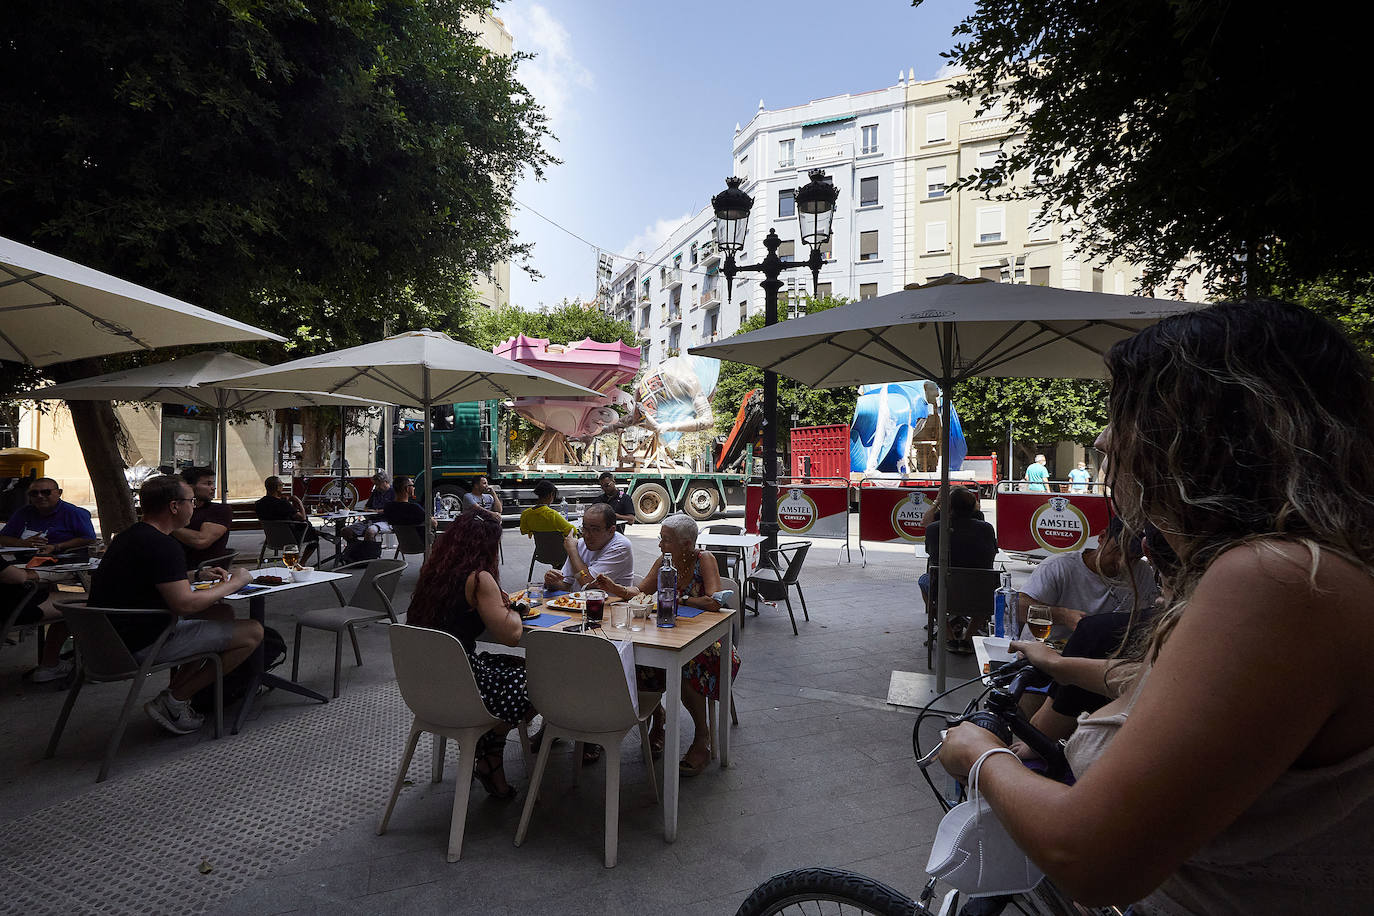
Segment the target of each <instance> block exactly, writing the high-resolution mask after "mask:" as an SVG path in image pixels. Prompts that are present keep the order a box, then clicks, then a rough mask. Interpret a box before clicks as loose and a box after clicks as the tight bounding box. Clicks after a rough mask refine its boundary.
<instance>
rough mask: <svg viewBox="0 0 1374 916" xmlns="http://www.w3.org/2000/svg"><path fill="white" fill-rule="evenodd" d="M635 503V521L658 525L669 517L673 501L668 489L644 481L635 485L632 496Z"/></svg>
mask: <svg viewBox="0 0 1374 916" xmlns="http://www.w3.org/2000/svg"><path fill="white" fill-rule="evenodd" d="M632 498H633V500H634V504H635V521H637V522H639V523H640V524H643V525H657V524H658V523H659V522H661V521H663V520H664V519H665V518H667V517H668V512H669V510H670V509H672V507H673V504H672V501H671V500H670V499H669V498H668V491H667V489H665V488H664V487H662V486H660V485H659V484H656V483H642V484H640V485H639V486H637V487H635V492H634V496H633V497H632Z"/></svg>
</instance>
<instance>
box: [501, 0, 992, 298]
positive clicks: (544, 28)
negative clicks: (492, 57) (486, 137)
mask: <svg viewBox="0 0 1374 916" xmlns="http://www.w3.org/2000/svg"><path fill="white" fill-rule="evenodd" d="M972 6H973V3H972V0H927V2H926V3H925V4H923V5H922V6H921V7H919V8H917V9H913V8H912V7H911V5H910V2H909V0H849V2H833V0H832V2H829V3H822V2H814V0H798V2H791V3H768V2H757V0H755V2H752V3H750V2H745V3H728V2H719V0H697V2H695V3H681V4H667V3H662V2H659V0H640V2H609V0H540V2H534V0H511V2H506V3H501V4H500V5H499V6H498V8H497V15H498V16H500V17H501V19H502V20H503V21H504V22H505V23H506V27H507V28H508V29H509V30H510V31H511V33H512V34H513V35H514V38H515V47H516V49H517V50H520V51H528V52H532V53H534V54H536V55H537V57H536V58H535V59H534V60H532V61H527V62H525V63H524V64H523V65H522V68H521V78H522V79H523V80H524V82H525V84H526V85H527V86H528V87H529V89H530V90H531V92H533V94H534V96H535V98H536V99H537V100H539V101H540V102H541V103H542V104H544V106H545V108H546V109H547V110H548V112H549V114H550V117H551V120H552V126H553V130H554V133H555V134H557V135H558V140H557V142H554V143H552V144H551V148H552V150H553V152H554V154H555V155H557V156H558V158H560V159H562V160H563V164H562V165H559V166H555V167H553V168H552V169H551V170H549V171H548V172H547V173H546V175H545V180H544V181H534V180H532V179H526V180H525V181H523V182H521V184H520V186H519V187H518V188H517V190H516V194H515V197H516V200H517V202H518V204H519V205H521V206H520V207H519V209H517V211H516V213H515V217H514V223H515V228H516V231H517V232H518V233H519V235H520V238H521V240H522V241H528V242H532V243H534V255H533V258H532V260H531V263H532V264H533V265H534V267H535V268H536V269H537V270H539V271H540V272H541V273H542V274H543V275H544V276H543V277H542V278H541V279H539V280H538V281H532V280H531V279H530V278H529V277H528V275H527V274H526V273H525V272H524V271H522V270H520V269H519V268H518V267H514V266H513V267H512V269H511V301H512V302H513V303H515V304H516V305H519V306H521V307H522V308H527V309H536V308H539V307H540V306H541V305H549V306H552V305H556V304H557V303H558V302H559V301H560V300H562V299H563V298H564V297H567V298H582V299H589V298H591V296H592V295H593V294H594V292H595V283H596V280H595V267H596V247H600V248H602V249H604V250H608V251H611V252H616V253H628V254H631V255H632V254H634V252H635V251H637V250H644V251H646V252H647V251H650V250H652V249H653V247H654V246H655V245H657V244H658V243H659V242H661V241H662V240H663V239H664V238H666V237H667V235H668V233H669V232H671V231H672V229H673V228H674V227H675V226H677V225H678V224H680V223H681V221H682V220H683V219H684V218H686V217H688V216H690V215H691V214H693V213H695V212H696V211H697V210H698V209H700V208H701V207H703V206H705V205H706V204H707V203H708V202H709V201H710V197H711V195H712V194H715V193H716V192H718V191H720V190H721V189H722V188H724V187H725V177H726V175H727V174H728V173H729V171H730V149H731V147H730V144H731V140H732V138H733V136H734V129H735V124H736V123H737V122H738V123H740V124H744V123H747V122H748V121H749V119H750V118H751V117H752V116H753V114H754V112H755V111H756V110H757V108H758V104H759V99H763V101H764V104H765V105H766V106H767V107H768V108H783V107H787V106H790V105H799V104H802V103H805V102H807V101H809V100H811V99H817V98H824V97H826V96H831V95H840V94H843V93H846V92H849V93H854V92H865V91H868V90H872V89H880V88H882V87H884V86H892V85H895V84H896V81H897V73H898V71H899V70H901V71H902V72H906V71H908V70H912V69H914V70H915V71H916V78H917V79H930V78H931V77H932V76H934V75H935V74H936V72H937V71H938V70H939V69H940V67H941V65H942V64H943V63H944V61H943V59H942V58H941V57H940V56H939V54H940V52H941V51H944V50H947V49H948V48H949V47H951V46H952V45H953V43H954V42H953V39H952V38H951V36H950V33H951V31H952V30H953V28H954V26H955V25H956V24H957V23H958V22H959V21H960V20H961V19H962V18H963V17H964V16H965V15H967V14H968V12H969V11H970V10H971V9H972ZM725 48H730V49H732V50H730V51H726V50H723V49H725ZM533 211H537V212H538V213H539V214H542V216H543V217H547V219H548V220H552V221H553V222H555V223H557V224H559V225H561V226H563V227H564V228H565V229H567V230H569V231H571V232H572V233H576V234H577V235H578V236H581V237H582V238H583V239H585V240H586V241H585V242H583V241H579V240H578V239H576V238H574V237H573V236H572V235H570V234H568V232H565V231H563V230H562V229H559V228H556V227H555V226H554V225H551V224H550V222H548V221H547V220H546V219H544V218H541V216H538V215H536V213H535V212H533ZM588 243H590V244H588ZM624 263H625V262H623V261H619V262H617V264H616V267H617V269H619V268H620V267H622V266H623V265H624Z"/></svg>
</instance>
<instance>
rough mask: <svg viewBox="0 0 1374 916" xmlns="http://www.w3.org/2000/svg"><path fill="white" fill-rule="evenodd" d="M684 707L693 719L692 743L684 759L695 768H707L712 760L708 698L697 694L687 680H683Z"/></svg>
mask: <svg viewBox="0 0 1374 916" xmlns="http://www.w3.org/2000/svg"><path fill="white" fill-rule="evenodd" d="M682 705H683V706H685V707H687V714H688V715H689V716H691V717H692V743H691V744H690V745H688V747H687V753H686V754H684V755H683V757H682V759H683V761H684V762H686V763H687V765H688V766H691V767H694V768H695V767H702V766H705V765H706V764H707V763H708V762H710V760H711V723H710V722H709V721H708V719H707V716H706V697H704V696H702V695H701V694H699V693H697V692H696V690H695V689H694V688H693V687H692V684H691V682H690V681H688V680H687V679H686V678H683V679H682Z"/></svg>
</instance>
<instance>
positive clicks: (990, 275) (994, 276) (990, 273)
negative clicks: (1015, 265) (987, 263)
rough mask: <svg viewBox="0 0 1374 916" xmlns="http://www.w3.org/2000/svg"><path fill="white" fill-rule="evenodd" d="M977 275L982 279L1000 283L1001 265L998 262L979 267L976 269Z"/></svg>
mask: <svg viewBox="0 0 1374 916" xmlns="http://www.w3.org/2000/svg"><path fill="white" fill-rule="evenodd" d="M978 276H980V277H982V278H983V279H984V280H991V281H992V282H993V283H1001V282H1002V266H1001V265H1000V264H999V265H996V266H994V267H980V268H979V269H978Z"/></svg>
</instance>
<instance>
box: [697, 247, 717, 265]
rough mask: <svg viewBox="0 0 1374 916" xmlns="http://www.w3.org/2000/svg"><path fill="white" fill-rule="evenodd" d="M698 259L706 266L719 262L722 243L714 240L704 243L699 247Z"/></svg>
mask: <svg viewBox="0 0 1374 916" xmlns="http://www.w3.org/2000/svg"><path fill="white" fill-rule="evenodd" d="M697 259H698V260H699V261H700V262H701V264H702V266H704V267H710V266H711V265H712V264H715V263H718V262H719V261H720V245H719V244H718V243H716V242H715V241H714V240H712V241H709V242H707V243H706V244H705V245H702V246H701V248H699V249H697Z"/></svg>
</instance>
